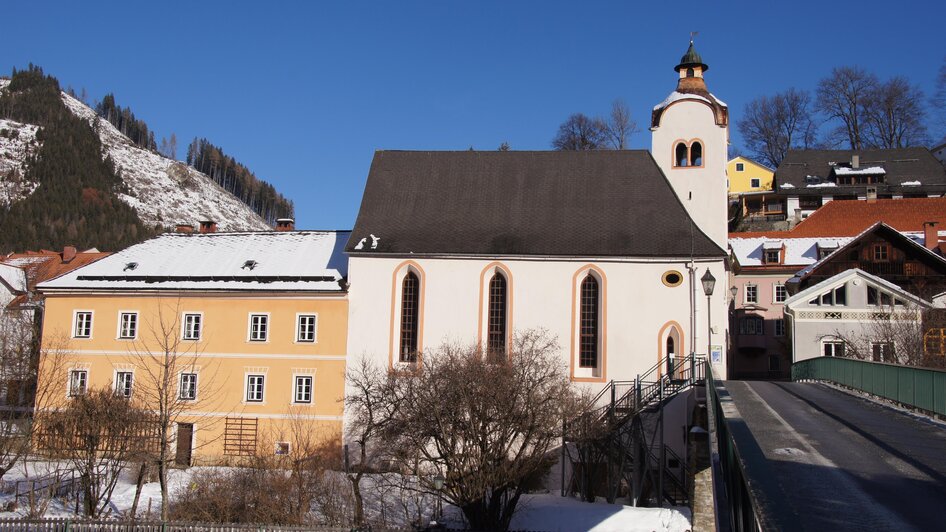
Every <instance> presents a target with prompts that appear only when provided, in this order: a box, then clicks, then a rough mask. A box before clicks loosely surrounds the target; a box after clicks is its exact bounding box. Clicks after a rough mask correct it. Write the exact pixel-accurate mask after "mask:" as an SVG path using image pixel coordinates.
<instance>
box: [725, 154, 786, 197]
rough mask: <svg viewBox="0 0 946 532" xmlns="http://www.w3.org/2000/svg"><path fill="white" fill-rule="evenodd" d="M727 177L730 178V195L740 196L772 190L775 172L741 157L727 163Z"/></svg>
mask: <svg viewBox="0 0 946 532" xmlns="http://www.w3.org/2000/svg"><path fill="white" fill-rule="evenodd" d="M726 175H727V176H728V177H729V195H730V196H738V195H740V194H743V193H746V192H759V191H764V190H772V176H773V175H775V171H774V170H772V169H771V168H769V167H768V166H765V165H764V164H761V163H757V162H755V161H753V160H752V159H750V158H748V157H743V156H741V155H740V156H739V157H734V158H732V159H730V160H729V162H728V163H726Z"/></svg>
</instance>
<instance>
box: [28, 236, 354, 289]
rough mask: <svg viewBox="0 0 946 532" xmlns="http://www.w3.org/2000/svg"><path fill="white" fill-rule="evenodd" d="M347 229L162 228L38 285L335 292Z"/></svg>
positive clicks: (344, 271) (344, 270) (344, 266)
mask: <svg viewBox="0 0 946 532" xmlns="http://www.w3.org/2000/svg"><path fill="white" fill-rule="evenodd" d="M350 234H351V232H350V231H283V232H280V231H263V232H235V233H206V234H200V233H197V234H182V233H167V234H164V235H161V236H158V237H156V238H152V239H151V240H147V241H145V242H142V243H140V244H136V245H134V246H131V247H129V248H127V249H125V250H123V251H120V252H118V253H115V254H114V255H111V256H109V257H106V258H104V259H102V260H100V261H98V262H95V263H93V264H90V265H88V266H86V267H83V268H79V269H78V270H75V271H72V272H70V273H69V274H67V275H64V276H62V277H59V278H56V279H53V280H51V281H47V282H45V283H41V284H40V285H39V289H40V290H46V291H50V290H68V289H107V290H267V291H273V290H276V291H281V290H304V291H331V292H339V291H342V288H341V286H340V285H339V282H338V281H339V280H341V279H343V278H345V277H347V276H348V258H347V256H346V255H345V253H344V247H345V243H346V242H347V241H348V238H349V236H350Z"/></svg>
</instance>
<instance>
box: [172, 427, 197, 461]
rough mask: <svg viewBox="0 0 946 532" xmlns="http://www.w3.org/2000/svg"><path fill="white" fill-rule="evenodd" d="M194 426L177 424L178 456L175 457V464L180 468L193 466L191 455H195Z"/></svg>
mask: <svg viewBox="0 0 946 532" xmlns="http://www.w3.org/2000/svg"><path fill="white" fill-rule="evenodd" d="M193 441H194V424H193V423H178V424H177V454H176V455H175V457H174V463H175V464H177V465H179V466H184V467H188V466H190V465H191V454H193Z"/></svg>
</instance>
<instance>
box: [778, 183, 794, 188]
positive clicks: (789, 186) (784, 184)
mask: <svg viewBox="0 0 946 532" xmlns="http://www.w3.org/2000/svg"><path fill="white" fill-rule="evenodd" d="M779 188H795V185H793V184H791V183H782V184H781V185H779Z"/></svg>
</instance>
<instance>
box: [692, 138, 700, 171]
mask: <svg viewBox="0 0 946 532" xmlns="http://www.w3.org/2000/svg"><path fill="white" fill-rule="evenodd" d="M690 166H703V145H702V144H700V143H699V142H694V143H693V144H690Z"/></svg>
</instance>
